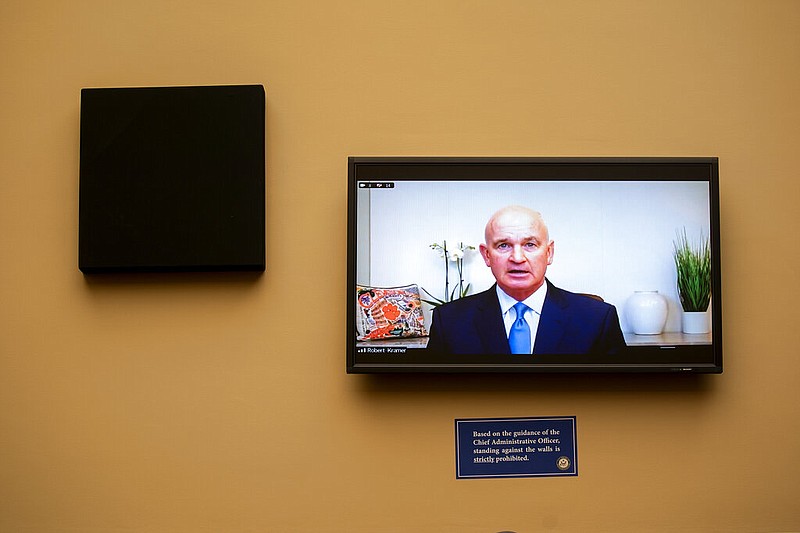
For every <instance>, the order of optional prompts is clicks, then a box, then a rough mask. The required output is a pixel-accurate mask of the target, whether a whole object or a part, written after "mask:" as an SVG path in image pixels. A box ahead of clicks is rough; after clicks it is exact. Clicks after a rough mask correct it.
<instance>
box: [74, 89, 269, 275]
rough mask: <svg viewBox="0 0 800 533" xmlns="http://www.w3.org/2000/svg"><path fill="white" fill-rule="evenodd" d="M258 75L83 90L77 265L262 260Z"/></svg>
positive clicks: (190, 266) (207, 267)
mask: <svg viewBox="0 0 800 533" xmlns="http://www.w3.org/2000/svg"><path fill="white" fill-rule="evenodd" d="M264 120H265V96H264V87H263V86H261V85H235V86H203V87H146V88H93V89H83V90H82V91H81V141H80V214H79V232H78V233H79V246H78V248H79V251H78V256H79V259H78V266H79V268H80V270H81V271H82V272H84V273H96V272H170V271H248V270H249V271H262V270H264V268H265V255H266V254H265V227H264V225H265V213H264V211H265V207H264V206H265V180H264V174H265V123H264Z"/></svg>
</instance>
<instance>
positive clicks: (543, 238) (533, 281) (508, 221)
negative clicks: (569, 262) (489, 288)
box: [480, 210, 553, 300]
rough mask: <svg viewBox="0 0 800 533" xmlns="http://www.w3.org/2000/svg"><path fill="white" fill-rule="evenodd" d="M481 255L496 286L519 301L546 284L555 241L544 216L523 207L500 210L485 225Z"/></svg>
mask: <svg viewBox="0 0 800 533" xmlns="http://www.w3.org/2000/svg"><path fill="white" fill-rule="evenodd" d="M480 249H481V255H482V256H483V260H484V261H485V262H486V266H488V267H489V268H491V269H492V274H493V275H494V277H495V279H496V280H497V285H499V286H500V288H501V289H503V290H504V291H505V292H506V294H508V295H509V296H511V297H512V298H514V299H516V300H524V299H525V298H527V297H528V296H530V295H531V294H533V293H534V292H535V291H536V290H537V289H538V288H539V287H541V286H542V284H543V283H544V275H545V273H546V272H547V265H549V264H551V263H552V262H553V241H551V240H549V236H548V233H547V228H546V227H545V225H544V223H542V221H541V219H539V218H537V217H536V216H534V215H533V214H532V213H529V212H527V211H522V210H509V211H504V212H501V213H500V214H499V215H497V216H495V218H494V219H493V220H492V221H491V222H490V223H489V224H488V225H487V227H486V243H485V244H481V246H480Z"/></svg>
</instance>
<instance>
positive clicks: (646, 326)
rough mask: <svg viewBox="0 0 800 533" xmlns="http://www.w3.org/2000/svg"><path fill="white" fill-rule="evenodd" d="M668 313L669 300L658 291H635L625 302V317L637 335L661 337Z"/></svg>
mask: <svg viewBox="0 0 800 533" xmlns="http://www.w3.org/2000/svg"><path fill="white" fill-rule="evenodd" d="M668 311H669V310H668V308H667V299H666V298H664V296H662V295H660V294H658V291H635V292H634V293H633V295H632V296H631V297H630V298H628V301H627V302H625V317H626V318H627V320H628V324H629V325H630V327H631V329H632V330H633V332H634V333H635V334H636V335H660V334H661V332H662V331H664V325H665V324H666V323H667V313H668Z"/></svg>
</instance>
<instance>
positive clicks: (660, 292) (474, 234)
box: [347, 157, 722, 373]
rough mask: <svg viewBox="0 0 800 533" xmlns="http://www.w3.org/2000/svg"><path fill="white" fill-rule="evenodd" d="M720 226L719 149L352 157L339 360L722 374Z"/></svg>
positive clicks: (370, 366)
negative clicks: (711, 153)
mask: <svg viewBox="0 0 800 533" xmlns="http://www.w3.org/2000/svg"><path fill="white" fill-rule="evenodd" d="M719 237H720V224H719V167H718V160H717V158H715V157H681V158H673V157H670V158H419V157H351V158H349V161H348V252H347V258H348V263H347V372H349V373H381V372H680V373H686V372H690V373H721V372H722V314H721V311H722V307H721V286H720V246H719V242H720V238H719ZM679 273H680V275H679ZM518 304H521V305H522V306H523V307H519V306H518Z"/></svg>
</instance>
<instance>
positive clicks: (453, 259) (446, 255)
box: [422, 241, 475, 307]
mask: <svg viewBox="0 0 800 533" xmlns="http://www.w3.org/2000/svg"><path fill="white" fill-rule="evenodd" d="M430 248H431V249H432V250H434V251H436V252H438V253H439V257H441V258H443V259H444V298H437V297H436V296H434V295H433V294H431V293H430V292H429V291H428V290H426V289H425V288H424V287H422V290H423V291H424V292H425V294H427V295H428V296H430V297H431V298H432V299H431V300H424V299H423V300H422V301H423V302H425V303H427V304H429V305H432V306H434V307H437V306H439V305H442V304H445V303H447V302H451V301H453V300H457V299H458V298H463V297H464V296H466V295H467V293H469V289H470V286H471V285H470V284H469V283H467V284H465V283H464V258H465V257H466V256H467V254H469V253H471V252H474V251H475V247H474V246H472V245H470V244H464V243H463V242H459V243H458V246H457V247H455V248H453V247H451V248H450V249H448V248H447V241H442V244H439V243H438V242H435V243H433V244H431V245H430ZM451 263H455V267H456V272H457V273H458V282H457V283H455V284H454V286H453V289H452V290H450V266H451V265H450V264H451Z"/></svg>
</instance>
